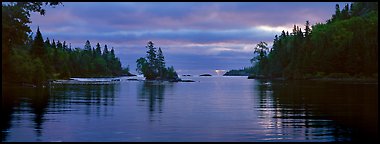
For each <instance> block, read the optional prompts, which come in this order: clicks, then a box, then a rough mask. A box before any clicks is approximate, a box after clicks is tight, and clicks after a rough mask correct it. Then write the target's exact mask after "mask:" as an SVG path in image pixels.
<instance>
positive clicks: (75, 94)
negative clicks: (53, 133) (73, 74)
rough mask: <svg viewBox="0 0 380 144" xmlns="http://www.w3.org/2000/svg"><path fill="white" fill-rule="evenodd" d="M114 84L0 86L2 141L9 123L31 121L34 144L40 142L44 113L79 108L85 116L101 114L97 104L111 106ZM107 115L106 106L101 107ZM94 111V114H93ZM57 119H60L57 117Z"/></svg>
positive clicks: (5, 136) (57, 112)
mask: <svg viewBox="0 0 380 144" xmlns="http://www.w3.org/2000/svg"><path fill="white" fill-rule="evenodd" d="M115 91H117V90H115V85H81V86H78V85H55V86H54V87H49V88H30V87H3V88H2V109H1V113H2V120H1V121H2V122H1V123H2V127H1V130H2V136H1V137H2V141H5V140H6V138H7V136H8V133H9V132H10V131H9V129H10V128H11V127H12V121H13V123H16V124H22V123H23V122H24V121H25V120H28V119H30V120H32V121H33V124H34V126H33V130H34V132H35V137H36V138H37V140H36V141H41V140H40V139H39V138H40V137H41V136H42V132H43V124H44V122H45V121H46V120H50V121H53V120H54V119H47V118H45V117H44V115H45V114H50V115H51V114H64V113H67V112H70V111H73V110H75V109H77V108H75V107H78V106H81V105H84V106H85V108H84V109H85V111H86V112H85V114H86V115H92V114H96V115H99V114H100V111H101V110H100V108H101V107H100V105H104V106H107V105H110V106H112V105H113V104H114V93H115ZM103 108H104V110H102V112H104V114H105V115H107V107H103ZM94 110H95V111H94ZM57 119H59V118H57ZM32 141H33V140H32Z"/></svg>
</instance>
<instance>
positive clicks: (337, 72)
mask: <svg viewBox="0 0 380 144" xmlns="http://www.w3.org/2000/svg"><path fill="white" fill-rule="evenodd" d="M255 54H257V55H256V56H255V57H254V58H253V59H251V62H252V63H253V64H254V67H253V69H254V70H253V71H254V72H253V75H254V76H261V77H271V78H273V77H283V78H288V79H305V78H321V77H334V78H341V77H359V78H360V77H377V73H378V4H377V2H355V3H352V4H351V5H349V4H346V5H345V6H344V8H343V9H342V10H341V9H340V7H339V5H338V4H337V5H336V12H335V14H334V15H333V16H332V18H331V19H329V20H327V22H326V23H325V24H322V23H317V24H315V25H313V26H310V23H309V22H308V21H306V23H305V28H304V29H303V30H302V29H301V27H299V26H296V25H294V28H293V31H292V32H290V33H289V32H285V31H282V33H281V35H280V36H277V35H276V36H275V38H274V41H273V46H272V48H271V49H270V50H269V49H268V47H267V45H266V43H264V42H261V43H259V44H258V45H257V46H256V48H255Z"/></svg>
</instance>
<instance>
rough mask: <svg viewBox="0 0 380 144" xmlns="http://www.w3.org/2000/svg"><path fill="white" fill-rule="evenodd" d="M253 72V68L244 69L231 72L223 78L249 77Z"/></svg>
mask: <svg viewBox="0 0 380 144" xmlns="http://www.w3.org/2000/svg"><path fill="white" fill-rule="evenodd" d="M253 72H254V70H253V67H244V68H242V69H238V70H229V71H227V72H226V73H225V74H223V76H249V75H250V74H251V73H253Z"/></svg>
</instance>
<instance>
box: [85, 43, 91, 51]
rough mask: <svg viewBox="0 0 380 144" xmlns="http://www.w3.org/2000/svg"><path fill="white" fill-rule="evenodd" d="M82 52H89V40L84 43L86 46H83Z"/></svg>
mask: <svg viewBox="0 0 380 144" xmlns="http://www.w3.org/2000/svg"><path fill="white" fill-rule="evenodd" d="M84 50H86V51H91V43H90V41H89V40H87V41H86V44H85V45H84Z"/></svg>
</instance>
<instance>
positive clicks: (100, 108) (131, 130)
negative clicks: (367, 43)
mask: <svg viewBox="0 0 380 144" xmlns="http://www.w3.org/2000/svg"><path fill="white" fill-rule="evenodd" d="M186 78H187V79H192V80H195V81H196V82H193V83H169V82H162V83H157V82H143V81H127V80H125V79H122V81H120V82H119V83H117V84H110V85H55V86H54V87H50V88H28V87H3V88H2V90H3V92H2V116H1V119H2V127H1V130H2V141H102V142H107V141H307V142H308V141H367V140H371V141H378V138H377V135H378V130H377V127H378V125H377V117H378V116H377V113H378V103H377V101H378V96H377V95H378V90H377V86H378V85H377V83H375V84H374V83H352V82H345V83H342V82H318V81H260V80H250V79H247V78H246V77H186Z"/></svg>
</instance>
